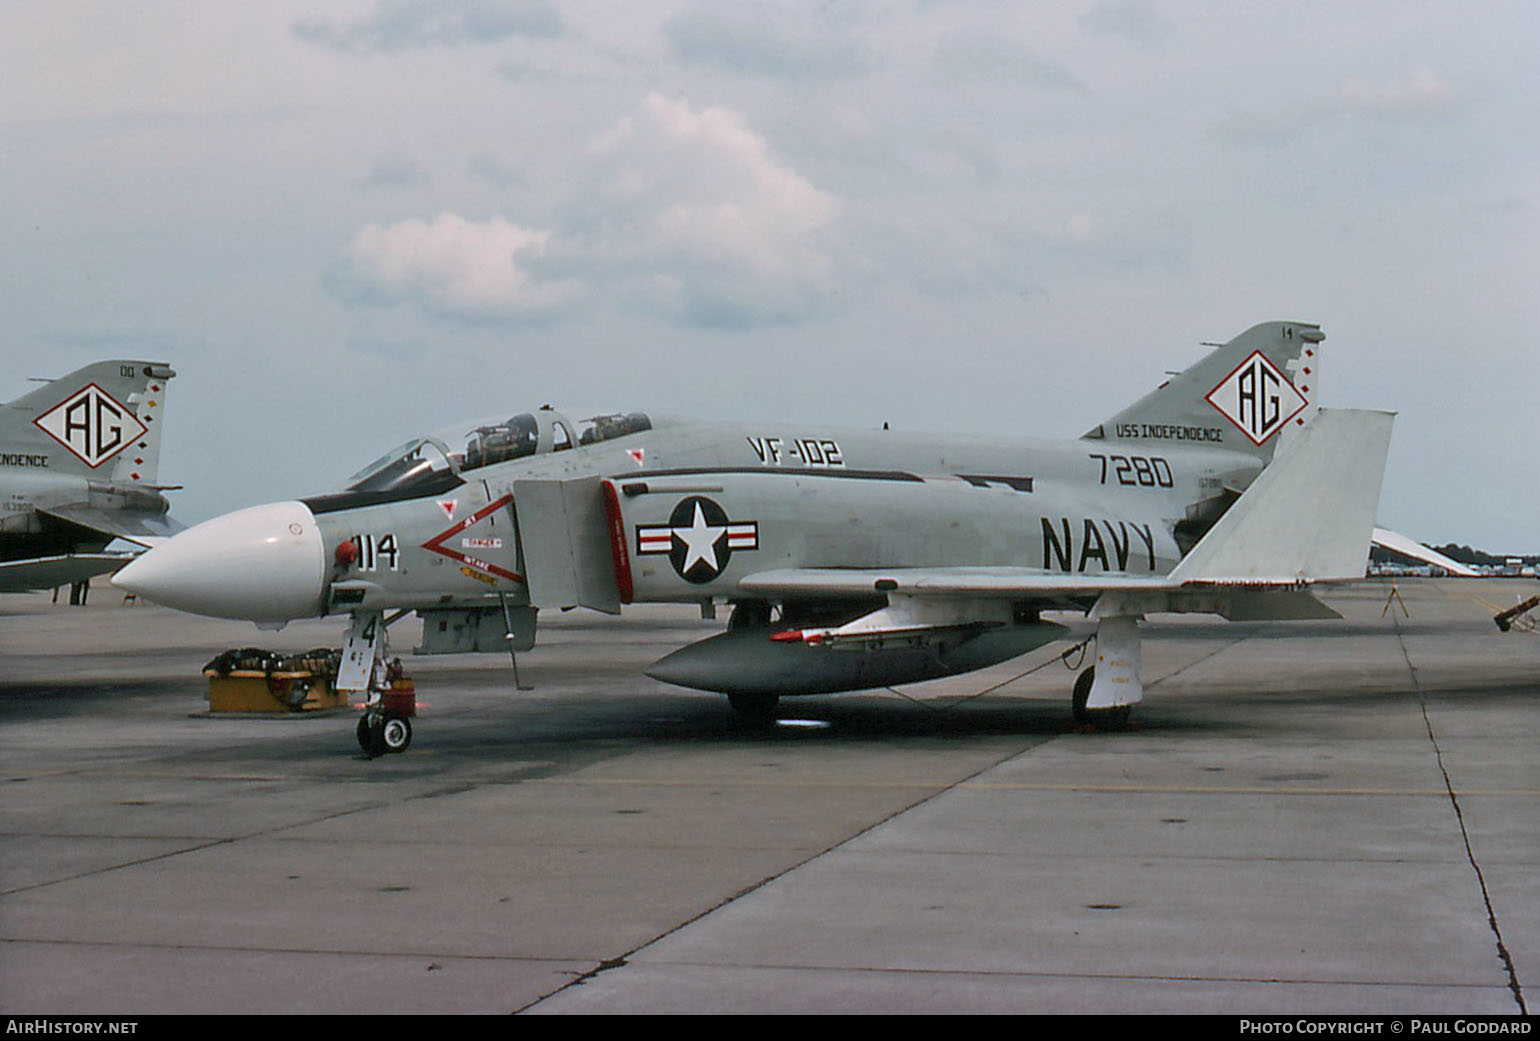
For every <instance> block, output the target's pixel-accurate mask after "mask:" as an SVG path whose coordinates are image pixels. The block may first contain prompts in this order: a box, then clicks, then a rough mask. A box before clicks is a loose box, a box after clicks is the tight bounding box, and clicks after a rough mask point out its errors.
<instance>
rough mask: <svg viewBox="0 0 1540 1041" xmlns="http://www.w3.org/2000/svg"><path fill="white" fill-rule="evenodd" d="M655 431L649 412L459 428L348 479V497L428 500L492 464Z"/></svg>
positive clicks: (548, 414)
mask: <svg viewBox="0 0 1540 1041" xmlns="http://www.w3.org/2000/svg"><path fill="white" fill-rule="evenodd" d="M651 429H652V420H651V419H649V418H648V417H647V414H646V413H645V412H609V413H601V414H599V415H594V416H590V417H588V418H587V419H583V420H580V421H578V422H577V423H575V424H574V423H572V422H571V421H570V420H568V419H567V418H566V417H565V416H563V415H562V414H561V413H559V412H556V411H555V410H553V409H551V408H550V407H549V406H546V407H544V408H541V409H540V410H539V411H537V412H520V413H519V414H518V415H515V416H509V417H508V418H507V419H494V420H481V421H474V422H471V423H461V424H456V425H455V426H452V427H446V428H444V429H442V430H439V431H435V432H434V433H432V434H429V435H427V436H426V437H416V438H413V439H412V440H410V441H408V442H406V443H405V444H402V445H400V446H398V447H397V448H395V449H394V450H393V451H390V452H387V453H386V454H385V455H383V456H381V457H380V458H378V459H376V460H375V461H374V462H372V463H370V464H369V465H368V466H366V467H364V468H363V469H362V470H360V471H359V472H358V473H356V474H354V475H353V476H352V477H350V478H348V483H347V489H346V490H347V491H349V492H366V493H374V494H376V495H380V494H384V495H391V496H392V497H394V495H397V494H403V493H404V494H416V495H426V494H432V493H433V492H436V491H441V490H446V489H448V488H452V487H454V486H455V485H457V484H459V483H460V482H461V480H462V477H461V475H462V474H465V473H468V472H470V471H473V470H478V469H480V468H482V467H484V466H491V465H493V464H494V463H505V462H507V461H508V460H510V459H522V458H524V457H525V456H531V455H537V454H540V453H543V452H562V451H566V450H568V449H571V448H577V447H587V446H589V445H594V444H599V443H600V442H603V441H610V440H613V439H615V438H617V437H624V436H626V435H627V434H635V433H640V432H641V431H644V430H651Z"/></svg>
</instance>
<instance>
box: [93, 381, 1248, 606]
mask: <svg viewBox="0 0 1540 1041" xmlns="http://www.w3.org/2000/svg"><path fill="white" fill-rule="evenodd" d="M639 415H640V414H637V413H633V414H631V416H633V417H636V416H639ZM536 417H537V419H538V421H539V424H538V425H539V430H538V432H529V433H528V441H527V442H526V443H525V445H524V448H525V449H527V452H526V454H523V455H522V456H520V457H518V458H511V459H506V460H504V461H490V462H489V461H487V460H488V459H489V458H492V457H494V456H495V454H496V453H495V452H485V451H483V449H484V447H485V445H486V444H490V443H492V442H493V441H494V440H495V439H493V438H492V437H491V436H490V435H486V434H483V435H482V436H481V439H480V442H478V441H477V440H476V439H475V438H473V439H472V442H471V444H472V447H471V449H470V450H468V451H459V450H458V446H456V448H453V449H449V450H448V451H446V452H439V451H438V450H436V449H435V450H434V451H433V452H432V453H428V452H426V451H425V450H424V449H422V448H420V447H419V448H415V449H411V448H409V449H408V450H407V451H406V452H404V453H403V454H402V455H401V456H400V457H399V458H398V459H396V460H394V461H392V460H391V459H389V458H387V459H385V460H381V463H380V464H377V466H378V467H379V469H378V470H377V471H376V472H377V473H379V474H384V475H387V476H388V475H392V474H395V475H404V476H401V479H399V480H398V479H395V478H394V477H391V479H388V480H387V479H375V480H374V483H373V486H371V484H370V481H369V480H365V481H362V482H357V483H355V486H354V487H352V488H351V489H349V490H346V491H342V492H338V493H334V494H329V495H321V496H314V497H310V498H306V499H302V500H297V501H294V502H291V503H287V504H272V505H270V506H267V507H256V508H254V509H253V510H249V511H241V512H240V513H236V514H232V515H228V516H226V517H221V518H216V519H215V520H213V521H210V522H207V523H206V524H204V525H199V526H198V527H196V528H193V529H190V530H189V531H188V532H185V533H184V534H182V535H180V536H178V537H177V538H176V539H175V540H173V541H172V542H171V543H168V544H167V545H166V546H163V547H160V548H158V549H157V550H155V551H154V552H153V553H152V554H149V555H147V556H146V557H145V558H143V559H142V560H141V561H138V562H136V563H135V564H134V565H133V566H132V567H131V568H130V569H128V570H127V571H125V572H124V573H123V575H122V576H121V578H122V579H123V580H124V584H129V583H134V582H138V583H141V584H142V585H143V588H142V591H143V592H144V593H145V595H147V596H150V597H151V598H152V599H157V600H160V601H161V602H163V603H167V604H168V605H170V606H174V607H181V608H183V609H186V610H192V611H195V612H197V613H203V614H212V615H217V616H221V617H236V618H250V619H253V620H256V621H259V622H281V621H284V620H287V619H289V618H296V617H306V616H311V615H321V614H328V613H338V612H346V611H353V610H376V609H412V608H416V609H428V608H438V607H444V606H446V605H476V604H483V603H489V602H490V603H511V604H513V605H521V604H528V603H529V585H528V582H527V580H526V579H527V571H528V569H530V568H534V567H539V566H541V563H540V562H539V561H536V560H530V559H527V556H526V553H525V551H524V547H523V544H522V542H521V538H520V529H521V527H527V526H528V524H529V523H530V522H531V520H532V518H530V517H528V516H527V515H525V516H521V515H520V512H519V511H520V509H521V503H520V502H519V499H518V496H517V495H515V485H516V484H517V483H519V482H529V481H553V482H554V481H564V480H575V479H579V478H584V477H595V476H597V477H603V478H607V479H609V480H610V483H611V484H612V486H613V487H614V488H616V489H618V490H619V493H620V495H621V496H622V497H623V498H624V497H626V496H627V495H628V494H629V493H628V492H627V488H628V487H629V488H631V489H635V488H637V487H640V486H646V487H647V488H648V489H649V491H650V492H652V493H653V494H650V495H648V496H646V497H645V498H646V499H647V501H648V504H649V508H650V509H652V510H653V511H654V512H655V513H656V514H657V515H656V516H651V515H641V514H638V515H637V516H635V517H632V516H630V515H629V514H628V516H627V521H626V523H627V530H626V531H624V532H623V533H622V534H621V535H619V536H618V537H620V538H623V539H624V543H625V545H624V550H625V553H624V554H621V553H620V552H619V549H618V548H617V556H616V561H615V566H616V567H617V568H619V567H621V566H622V565H624V566H625V567H627V568H628V570H629V574H627V575H626V576H625V577H626V579H627V583H626V584H627V586H628V588H627V589H626V595H625V596H624V597H623V599H626V600H633V599H634V600H638V601H642V600H647V601H692V600H702V599H709V598H722V599H729V600H731V599H734V598H735V597H736V591H737V582H738V581H739V580H740V579H741V578H742V577H744V576H745V575H748V574H752V573H754V572H758V571H763V570H766V569H769V568H778V567H847V568H848V567H906V566H914V567H923V566H934V565H940V564H945V565H948V566H974V565H976V566H986V567H987V566H996V565H998V566H1013V567H1025V568H1034V569H1042V570H1044V571H1048V572H1064V573H1078V574H1164V573H1166V572H1168V571H1169V570H1170V569H1171V567H1172V566H1174V564H1175V563H1176V561H1177V560H1178V559H1179V558H1180V556H1181V554H1182V552H1183V550H1184V548H1185V546H1184V541H1183V540H1184V525H1185V526H1187V527H1188V528H1195V526H1201V525H1202V524H1204V523H1205V522H1211V521H1212V516H1209V514H1212V515H1216V516H1217V511H1218V509H1220V508H1222V507H1215V505H1214V504H1216V503H1223V502H1226V501H1227V500H1226V499H1225V496H1226V495H1227V494H1229V493H1228V492H1227V490H1231V489H1237V488H1243V487H1245V486H1246V484H1248V483H1249V482H1250V480H1251V479H1252V478H1253V477H1254V476H1255V474H1256V473H1257V472H1258V471H1259V470H1260V468H1261V463H1260V461H1259V460H1257V459H1256V458H1254V457H1252V456H1249V455H1247V454H1245V453H1240V452H1233V451H1228V450H1225V449H1221V448H1214V447H1205V446H1203V445H1201V444H1184V443H1179V442H1173V443H1172V444H1171V445H1170V446H1169V447H1163V448H1162V450H1161V451H1160V452H1159V454H1151V453H1150V452H1149V450H1148V448H1146V447H1142V446H1140V447H1135V446H1130V445H1124V444H1120V443H1119V442H1117V441H1112V440H1091V439H1080V440H1071V441H1066V440H1046V439H1020V440H1016V439H1003V438H983V437H957V436H940V435H931V434H920V433H908V432H899V431H892V430H850V429H838V428H835V427H825V426H821V425H818V424H812V423H807V424H801V423H799V424H775V423H767V424H756V425H745V424H731V423H702V422H690V421H682V420H673V419H661V418H660V419H657V420H651V419H646V420H645V423H646V425H645V427H642V428H640V429H633V430H630V431H629V432H626V431H625V429H624V428H623V427H621V428H613V429H612V433H611V436H608V437H601V438H597V439H591V441H590V443H583V439H582V438H579V437H577V436H575V435H574V434H572V433H570V432H571V431H573V430H575V429H576V428H577V427H579V426H581V424H571V423H568V422H567V421H566V420H565V418H564V417H562V416H561V415H560V414H559V413H555V412H551V411H548V410H546V411H543V412H542V413H539V414H536ZM632 425H633V426H637V425H638V424H632ZM482 429H483V430H486V429H487V428H482ZM498 429H499V431H500V433H499V437H500V438H501V439H500V440H497V443H499V444H508V443H510V439H511V438H512V435H511V434H510V435H507V436H503V435H502V433H501V431H502V428H498ZM584 436H585V437H587V436H588V435H587V434H586V433H585V435H584ZM435 444H439V443H438V442H435ZM445 447H446V446H443V445H442V444H439V448H445ZM429 454H432V455H435V457H436V456H437V455H444V456H445V457H446V459H445V460H443V461H439V460H437V459H436V458H435V459H433V460H429V459H428V458H426V456H427V455H429ZM477 462H480V463H481V464H482V465H473V464H474V463H477ZM673 491H677V493H678V494H677V495H672V494H668V493H670V492H673ZM659 493H662V494H659ZM713 506H715V507H717V508H718V509H719V510H720V511H721V513H720V515H719V514H718V513H716V512H714V511H713V510H712V508H711V507H713ZM524 508H525V509H526V510H527V509H529V506H528V504H525V505H524ZM681 511H683V512H681ZM697 514H699V515H698V516H697ZM1189 534H1190V533H1189ZM1197 534H1201V531H1197ZM1187 544H1189V545H1190V543H1187ZM621 556H624V558H625V559H624V561H623V562H622V560H621V559H620V558H621Z"/></svg>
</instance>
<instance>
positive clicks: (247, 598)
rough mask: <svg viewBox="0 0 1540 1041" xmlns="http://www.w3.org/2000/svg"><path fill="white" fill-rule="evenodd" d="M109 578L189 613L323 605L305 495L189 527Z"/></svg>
mask: <svg viewBox="0 0 1540 1041" xmlns="http://www.w3.org/2000/svg"><path fill="white" fill-rule="evenodd" d="M112 584H113V585H115V586H117V587H118V588H119V589H124V590H127V591H128V592H130V593H133V594H135V595H136V596H142V597H144V598H145V599H146V600H153V601H155V602H156V603H157V604H164V605H165V606H166V607H174V608H176V609H177V610H179V611H187V612H189V613H191V614H202V615H210V616H212V617H215V618H245V619H250V620H251V621H253V622H287V621H288V620H290V619H291V618H308V617H310V616H311V615H317V614H320V613H321V606H322V603H321V601H322V594H323V592H324V590H325V587H326V553H325V550H324V547H323V546H322V545H321V531H320V528H319V527H318V526H317V524H316V519H315V516H314V514H312V513H311V512H310V510H309V509H308V508H307V507H306V506H305V504H304V503H301V502H274V503H268V504H267V505H266V506H253V507H251V508H250V509H248V510H237V511H236V512H235V513H227V514H225V515H224V516H223V517H215V518H214V519H213V520H210V521H204V522H203V523H202V524H199V525H196V526H194V527H191V528H188V529H187V530H186V531H184V532H182V533H181V534H179V535H176V536H175V537H173V538H171V539H168V540H167V541H165V542H163V543H161V544H160V545H159V546H156V547H155V548H154V549H152V550H150V551H149V552H148V553H145V554H144V555H143V556H141V557H139V558H138V559H136V560H135V561H133V562H132V563H131V564H129V565H128V566H127V567H125V568H123V569H122V570H121V571H119V572H118V573H117V574H116V575H114V576H113V577H112Z"/></svg>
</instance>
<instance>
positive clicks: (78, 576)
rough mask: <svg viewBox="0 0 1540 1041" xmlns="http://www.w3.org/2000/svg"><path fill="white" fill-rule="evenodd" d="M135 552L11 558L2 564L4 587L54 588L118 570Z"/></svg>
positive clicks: (0, 582)
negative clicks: (22, 558) (31, 558)
mask: <svg viewBox="0 0 1540 1041" xmlns="http://www.w3.org/2000/svg"><path fill="white" fill-rule="evenodd" d="M133 557H134V555H133V554H132V553H73V554H70V555H68V556H61V557H38V558H36V559H33V560H8V561H6V562H5V563H3V564H0V590H5V591H7V592H13V593H14V592H21V591H23V590H27V589H53V588H54V587H56V586H67V585H70V584H72V583H75V582H82V581H84V580H85V579H88V578H92V577H94V576H96V575H105V574H106V573H107V572H109V571H116V570H117V569H118V568H120V567H122V566H123V565H124V564H126V563H128V562H129V561H130V560H132V559H133Z"/></svg>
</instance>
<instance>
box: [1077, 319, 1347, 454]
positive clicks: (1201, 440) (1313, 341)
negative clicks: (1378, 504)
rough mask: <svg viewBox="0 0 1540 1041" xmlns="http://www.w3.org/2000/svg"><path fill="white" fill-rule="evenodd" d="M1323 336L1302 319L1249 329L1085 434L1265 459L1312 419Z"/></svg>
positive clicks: (1317, 387)
mask: <svg viewBox="0 0 1540 1041" xmlns="http://www.w3.org/2000/svg"><path fill="white" fill-rule="evenodd" d="M1325 338H1326V336H1325V334H1324V333H1322V332H1321V327H1320V326H1318V325H1312V324H1310V323H1308V322H1264V323H1262V324H1261V325H1254V326H1252V327H1251V328H1250V329H1247V330H1246V331H1245V332H1243V333H1241V334H1240V335H1239V336H1237V337H1235V338H1234V339H1233V340H1231V341H1230V342H1229V343H1226V344H1223V345H1222V346H1220V347H1219V348H1217V349H1216V350H1214V351H1213V352H1212V353H1211V354H1209V355H1208V356H1207V357H1205V358H1203V359H1201V360H1200V361H1198V362H1197V364H1195V365H1192V366H1191V367H1189V368H1187V369H1186V370H1184V371H1182V372H1180V373H1177V374H1176V375H1174V376H1172V377H1171V378H1170V379H1169V380H1167V381H1166V382H1165V383H1162V384H1161V385H1160V386H1159V387H1157V388H1156V389H1155V390H1153V391H1151V392H1150V393H1148V394H1146V395H1145V396H1144V397H1142V398H1140V399H1139V400H1138V401H1136V402H1134V403H1133V404H1132V405H1130V406H1129V407H1128V408H1125V409H1123V410H1122V411H1121V412H1119V413H1117V415H1115V416H1113V417H1111V418H1110V419H1108V420H1106V421H1105V422H1104V423H1102V424H1100V425H1099V426H1097V427H1096V428H1095V429H1094V430H1090V431H1087V432H1086V433H1085V434H1084V435H1083V436H1084V437H1087V438H1093V439H1096V438H1106V439H1108V440H1114V441H1131V442H1136V443H1143V444H1145V446H1146V447H1147V448H1150V449H1155V448H1165V447H1169V446H1171V445H1172V444H1178V445H1183V446H1194V447H1201V446H1205V445H1206V446H1209V447H1214V448H1226V449H1232V450H1235V451H1240V452H1245V453H1247V454H1249V455H1254V456H1256V457H1258V458H1260V459H1262V460H1263V461H1264V462H1266V461H1268V460H1271V459H1272V457H1273V454H1274V452H1275V451H1276V450H1277V447H1278V444H1279V442H1280V440H1283V439H1285V438H1287V437H1290V436H1292V434H1293V433H1294V432H1297V431H1299V430H1302V429H1303V428H1304V427H1305V426H1306V425H1307V424H1308V423H1309V422H1310V420H1311V418H1312V417H1313V416H1314V414H1315V411H1316V405H1315V402H1316V400H1317V399H1318V397H1319V386H1318V383H1319V379H1320V366H1321V341H1322V340H1324V339H1325Z"/></svg>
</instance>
